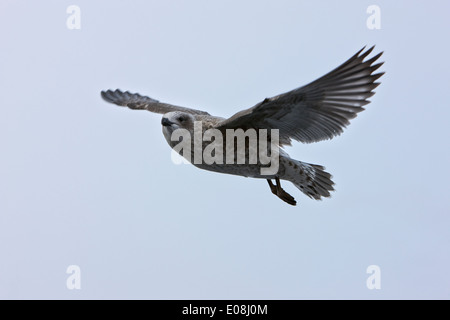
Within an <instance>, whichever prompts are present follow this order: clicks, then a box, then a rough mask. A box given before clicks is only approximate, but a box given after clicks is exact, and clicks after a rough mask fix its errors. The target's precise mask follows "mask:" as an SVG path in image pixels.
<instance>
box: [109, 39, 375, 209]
mask: <svg viewBox="0 0 450 320" xmlns="http://www.w3.org/2000/svg"><path fill="white" fill-rule="evenodd" d="M373 48H374V47H372V48H370V49H368V50H366V51H364V48H363V49H361V50H360V51H358V52H357V53H356V54H355V55H354V56H352V57H351V58H350V59H348V60H347V61H346V62H345V63H343V64H342V65H340V66H339V67H337V68H336V69H334V70H333V71H331V72H329V73H327V74H326V75H324V76H323V77H321V78H319V79H317V80H315V81H313V82H311V83H309V84H308V85H305V86H303V87H300V88H297V89H294V90H292V91H289V92H286V93H284V94H280V95H278V96H275V97H272V98H266V99H264V100H263V101H262V102H260V103H258V104H256V105H255V106H254V107H252V108H249V109H246V110H242V111H240V112H238V113H236V114H235V115H233V116H232V117H230V118H228V119H224V118H221V117H215V116H211V115H210V114H209V113H207V112H204V111H200V110H195V109H190V108H185V107H179V106H175V105H171V104H167V103H161V102H159V101H157V100H154V99H152V98H149V97H145V96H141V95H139V94H137V93H134V94H133V93H129V92H128V91H126V92H122V91H120V90H115V91H112V90H107V91H102V92H101V95H102V97H103V99H104V100H106V101H108V102H111V103H114V104H117V105H119V106H127V107H129V108H131V109H138V110H148V111H151V112H155V113H160V114H164V116H163V133H164V136H165V137H166V139H167V141H168V143H169V145H170V146H171V147H172V148H173V147H174V145H175V143H174V142H172V141H171V140H170V135H171V133H172V132H173V131H174V130H175V129H177V128H183V129H187V130H189V131H190V132H191V133H192V134H193V123H194V122H195V121H201V122H202V124H203V132H205V131H206V130H207V129H211V128H214V129H218V130H220V131H221V132H223V133H225V131H226V129H243V130H247V129H256V130H258V129H278V130H279V136H280V140H279V145H280V146H281V147H282V146H285V145H291V142H292V140H296V141H300V142H303V143H312V142H318V141H321V140H326V139H332V138H333V137H335V136H337V135H340V134H341V133H342V132H343V129H344V128H345V127H346V126H347V125H348V124H349V123H350V120H351V119H353V118H355V117H356V116H357V113H359V112H361V111H363V110H364V108H363V106H365V105H366V104H368V103H369V102H370V101H368V100H367V99H368V98H369V97H371V96H373V95H374V91H373V90H374V89H375V88H376V87H377V86H378V85H379V83H378V82H375V81H376V80H377V79H378V78H380V77H381V76H382V75H383V72H381V73H376V74H375V73H374V72H375V71H376V70H377V69H378V68H379V67H380V66H381V65H382V64H383V63H377V64H375V62H376V61H377V60H378V58H379V57H380V56H381V54H382V53H378V54H377V55H375V56H373V57H372V58H370V59H366V58H367V56H368V55H369V54H370V53H371V52H372V51H373ZM164 119H166V120H164ZM180 119H183V120H180ZM247 151H248V150H247ZM279 161H280V166H279V170H278V172H277V173H276V174H274V175H270V176H267V175H261V173H260V169H261V164H256V165H249V164H245V165H237V164H209V165H208V164H204V163H201V164H194V165H195V166H197V167H199V168H201V169H205V170H210V171H216V172H221V173H227V174H234V175H240V176H246V177H253V178H263V179H267V180H268V182H269V186H270V189H271V191H272V193H274V194H275V195H277V196H278V197H280V199H282V200H283V201H285V202H287V203H289V204H291V205H295V204H296V202H295V200H294V198H293V197H292V196H291V195H289V194H288V193H287V192H286V191H284V190H283V189H282V188H281V183H280V179H281V180H288V181H291V182H292V183H293V184H294V185H295V186H296V187H297V188H298V189H300V190H301V191H302V192H303V193H304V194H306V195H307V196H308V197H311V198H313V199H317V200H319V199H321V197H329V196H330V191H332V190H334V189H333V185H334V183H333V182H332V181H331V175H330V174H329V173H327V172H325V171H324V169H325V168H324V167H322V166H319V165H313V164H308V163H304V162H301V161H298V160H294V159H292V158H290V157H289V155H288V154H287V153H286V152H285V151H284V150H281V151H280V157H279ZM271 179H275V180H276V185H274V184H273V183H272V181H271Z"/></svg>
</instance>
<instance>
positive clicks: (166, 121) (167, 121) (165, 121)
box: [161, 118, 173, 127]
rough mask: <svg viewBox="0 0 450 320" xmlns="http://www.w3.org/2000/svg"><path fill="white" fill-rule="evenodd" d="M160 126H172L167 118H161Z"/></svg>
mask: <svg viewBox="0 0 450 320" xmlns="http://www.w3.org/2000/svg"><path fill="white" fill-rule="evenodd" d="M161 124H162V125H163V126H164V127H170V126H171V125H172V124H173V122H172V121H170V120H169V119H167V118H162V120H161Z"/></svg>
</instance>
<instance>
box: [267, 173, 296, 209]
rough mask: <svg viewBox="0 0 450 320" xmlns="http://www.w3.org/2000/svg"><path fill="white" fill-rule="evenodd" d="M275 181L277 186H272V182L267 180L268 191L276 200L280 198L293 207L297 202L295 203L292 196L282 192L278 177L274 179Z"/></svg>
mask: <svg viewBox="0 0 450 320" xmlns="http://www.w3.org/2000/svg"><path fill="white" fill-rule="evenodd" d="M275 181H276V183H277V185H274V184H273V183H272V180H270V179H267V182H268V183H269V187H270V191H272V193H273V194H274V195H276V196H277V197H278V198H280V199H281V200H283V201H284V202H286V203H289V204H290V205H292V206H295V205H296V204H297V201H295V198H294V197H293V196H291V195H290V194H289V193H287V192H286V191H284V189H283V188H281V183H280V179H279V178H278V177H275Z"/></svg>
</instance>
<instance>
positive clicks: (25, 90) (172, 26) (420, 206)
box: [0, 0, 450, 299]
mask: <svg viewBox="0 0 450 320" xmlns="http://www.w3.org/2000/svg"><path fill="white" fill-rule="evenodd" d="M373 4H376V5H378V6H379V7H380V9H381V29H380V30H369V29H368V28H367V26H366V20H367V18H368V17H369V14H367V12H366V10H367V7H368V6H369V5H373ZM69 5H77V6H79V8H80V9H81V29H79V30H70V29H68V28H67V26H66V20H67V18H68V17H69V15H68V14H67V13H66V9H67V7H68V6H69ZM449 12H450V4H449V2H448V1H435V2H433V5H430V4H426V3H424V2H418V1H416V2H414V1H395V2H393V1H359V0H358V1H357V0H355V1H341V2H337V1H315V2H312V1H276V2H275V1H164V2H163V1H12V0H8V1H5V0H2V1H0V39H2V40H1V41H2V44H1V48H2V49H1V50H0V87H1V90H0V101H1V111H2V115H1V117H0V148H1V157H0V259H1V260H0V261H1V263H0V298H3V299H11V298H18V299H29V298H39V299H49V298H58V299H79V298H84V299H93V298H99V299H108V298H114V299H117V298H138V299H141V298H142V299H310V298H314V299H315V298H318V299H335V298H338V299H350V298H357V299H396V298H404V299H418V298H438V299H448V298H450V273H449V272H448V270H449V269H450V252H449V246H450V234H449V230H450V215H449V214H450V212H449V211H450V201H449V196H448V195H447V194H446V192H447V191H448V190H449V189H448V180H449V178H450V174H449V173H450V171H449V168H448V164H449V162H450V161H449V160H450V148H449V147H448V140H449V132H448V126H449V118H450V108H449V103H448V92H449V88H450V77H449V76H448V75H449V73H450V63H449V61H448V52H449V49H450V47H449V42H448V36H449V30H450V19H448V13H449ZM364 45H376V49H375V50H376V51H384V55H383V57H382V60H383V61H385V64H384V66H383V67H382V70H383V71H386V74H385V75H384V76H383V77H382V78H381V81H382V84H381V85H380V86H379V87H378V88H377V89H376V92H377V93H376V94H375V96H374V97H372V98H371V100H372V103H371V104H369V105H368V106H367V107H366V111H364V112H363V113H361V114H359V116H358V117H357V118H356V119H354V120H353V121H352V124H351V125H350V126H349V127H348V128H347V129H346V130H345V131H344V134H343V135H341V136H339V137H337V138H335V139H333V140H330V141H325V142H321V143H317V144H311V145H304V144H301V143H294V145H293V147H289V148H287V151H288V152H289V153H290V155H291V156H292V157H293V158H296V159H299V160H302V161H305V162H309V163H317V164H322V165H324V166H326V168H327V171H329V172H331V173H332V174H333V176H334V181H335V182H336V192H335V193H333V196H332V198H330V199H325V200H324V201H314V200H311V199H309V198H307V197H306V196H304V195H302V194H301V193H300V192H299V191H298V190H297V189H296V188H295V187H294V186H292V185H289V184H285V185H284V186H285V188H286V190H287V191H288V192H290V193H291V194H293V195H294V196H295V197H296V199H297V201H298V206H297V207H291V206H289V205H287V204H285V203H284V202H282V201H281V200H280V199H278V198H277V197H275V196H273V195H272V194H271V193H270V190H269V188H268V186H267V183H266V182H265V181H264V180H256V179H247V178H242V177H236V176H228V175H219V174H217V173H211V172H207V171H202V170H199V169H197V168H195V167H193V166H191V165H175V164H173V163H172V162H171V160H170V159H171V158H170V148H169V146H168V145H167V143H166V141H165V139H164V137H163V135H162V133H161V125H160V119H161V116H160V115H156V114H151V113H149V112H145V111H132V110H129V109H125V108H118V107H116V106H114V105H111V104H107V103H105V102H104V101H102V100H101V98H100V91H101V90H104V89H109V88H111V89H116V88H121V89H123V90H130V91H134V92H139V93H141V94H146V95H149V96H151V97H153V98H155V99H158V100H161V101H166V102H170V103H173V104H178V105H184V106H188V107H194V108H198V109H204V110H207V111H208V112H210V113H212V114H215V115H218V116H224V117H226V116H230V115H232V114H234V113H235V112H236V111H239V110H241V109H243V108H247V107H250V106H253V105H254V104H255V103H257V102H259V101H261V100H263V99H264V98H266V97H270V96H274V95H276V94H279V93H282V92H285V91H288V90H291V89H293V88H295V87H299V86H301V85H304V84H306V83H308V82H310V81H312V80H314V79H316V78H317V77H319V76H321V75H323V74H325V73H326V72H328V71H330V70H331V69H333V68H335V67H336V66H338V65H339V64H340V63H342V62H344V61H345V60H346V59H347V58H349V57H350V56H351V55H353V54H354V53H355V52H356V51H357V50H359V49H360V48H362V47H363V46H364ZM69 265H78V266H79V267H80V270H81V278H80V279H81V289H80V290H77V289H74V290H69V289H68V288H67V287H66V279H67V277H68V276H69V275H68V274H67V273H66V269H67V267H68V266H69ZM369 265H378V266H379V267H380V270H381V289H379V290H376V289H374V290H369V289H368V288H367V286H366V279H367V277H368V276H369V274H367V273H366V268H367V267H368V266H369Z"/></svg>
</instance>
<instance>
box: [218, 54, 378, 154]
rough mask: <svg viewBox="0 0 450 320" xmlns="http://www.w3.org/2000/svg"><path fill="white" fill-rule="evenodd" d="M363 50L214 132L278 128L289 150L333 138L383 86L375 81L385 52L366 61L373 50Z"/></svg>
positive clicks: (267, 100) (244, 113) (229, 121)
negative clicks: (295, 145)
mask: <svg viewBox="0 0 450 320" xmlns="http://www.w3.org/2000/svg"><path fill="white" fill-rule="evenodd" d="M364 49H365V48H362V49H361V50H360V51H358V52H357V53H356V54H355V55H353V56H352V57H351V58H350V59H348V60H347V61H346V62H344V63H343V64H341V65H340V66H339V67H337V68H336V69H334V70H332V71H331V72H329V73H327V74H326V75H324V76H323V77H321V78H319V79H317V80H315V81H313V82H311V83H309V84H308V85H306V86H303V87H300V88H297V89H294V90H292V91H289V92H287V93H284V94H281V95H278V96H275V97H272V98H266V99H264V101H262V102H260V103H258V104H257V105H255V106H254V107H252V108H250V109H246V110H242V111H240V112H238V113H236V114H235V115H233V116H232V117H231V118H229V119H226V120H224V121H222V122H221V123H219V124H218V125H217V126H216V127H217V128H218V129H222V130H223V129H233V128H234V129H237V128H242V129H248V128H254V129H263V128H264V129H279V130H280V143H281V144H282V145H283V144H287V145H289V144H290V143H291V140H292V139H294V140H297V141H301V142H304V143H311V142H316V141H321V140H326V139H332V138H333V137H335V136H337V135H339V134H341V133H342V131H343V129H344V128H345V127H346V126H347V125H349V123H350V120H351V119H353V118H355V117H356V116H357V114H358V113H359V112H361V111H363V110H364V108H363V106H365V105H367V104H368V103H370V101H369V100H367V99H368V98H370V97H371V96H373V95H374V94H375V92H374V91H373V90H374V89H375V88H376V87H378V85H379V84H380V83H379V82H376V80H378V79H379V78H380V77H381V76H382V75H383V74H384V72H380V73H376V74H374V72H375V71H376V70H377V69H378V68H380V67H381V66H382V65H383V63H377V64H374V63H375V61H377V60H378V59H379V58H380V56H381V55H382V53H383V52H380V53H378V54H376V55H375V56H373V57H372V58H370V59H368V60H366V61H364V59H365V58H366V57H367V56H368V55H369V54H370V53H371V52H372V51H373V49H374V47H372V48H370V49H368V50H366V51H364Z"/></svg>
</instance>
